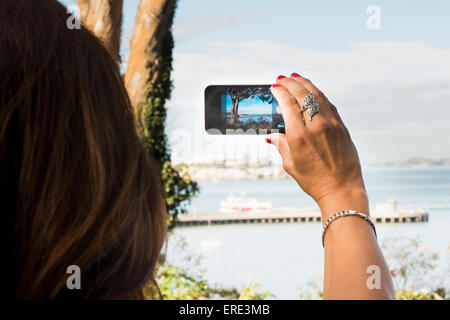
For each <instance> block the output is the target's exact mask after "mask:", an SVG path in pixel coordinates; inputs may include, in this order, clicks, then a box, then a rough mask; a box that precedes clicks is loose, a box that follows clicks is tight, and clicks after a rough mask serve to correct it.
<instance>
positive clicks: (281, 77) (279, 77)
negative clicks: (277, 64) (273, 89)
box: [277, 76, 286, 80]
mask: <svg viewBox="0 0 450 320" xmlns="http://www.w3.org/2000/svg"><path fill="white" fill-rule="evenodd" d="M283 78H286V77H285V76H278V78H277V80H280V79H283Z"/></svg>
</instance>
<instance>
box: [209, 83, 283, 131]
mask: <svg viewBox="0 0 450 320" xmlns="http://www.w3.org/2000/svg"><path fill="white" fill-rule="evenodd" d="M205 129H206V131H207V132H208V133H210V134H267V133H273V132H284V120H283V116H282V115H281V111H280V106H279V105H278V102H277V100H276V99H275V98H274V97H273V95H272V93H271V92H270V85H248V86H245V85H234V86H233V85H229V86H209V87H207V88H206V90H205Z"/></svg>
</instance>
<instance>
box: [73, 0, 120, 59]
mask: <svg viewBox="0 0 450 320" xmlns="http://www.w3.org/2000/svg"><path fill="white" fill-rule="evenodd" d="M78 6H79V7H80V18H81V20H82V21H83V23H84V25H85V26H86V27H87V28H88V29H89V30H91V31H92V32H93V33H94V34H95V35H96V36H97V37H98V38H99V39H101V40H102V41H103V43H104V45H105V47H106V49H107V50H108V52H109V53H110V54H111V56H112V57H114V59H117V60H119V58H120V56H119V47H120V34H121V27H122V6H123V0H78Z"/></svg>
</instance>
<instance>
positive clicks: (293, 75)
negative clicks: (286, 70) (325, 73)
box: [291, 72, 302, 78]
mask: <svg viewBox="0 0 450 320" xmlns="http://www.w3.org/2000/svg"><path fill="white" fill-rule="evenodd" d="M291 77H293V78H301V77H302V76H301V75H299V74H298V73H295V72H294V73H292V74H291Z"/></svg>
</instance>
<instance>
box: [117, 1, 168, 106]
mask: <svg viewBox="0 0 450 320" xmlns="http://www.w3.org/2000/svg"><path fill="white" fill-rule="evenodd" d="M175 4H176V0H141V2H140V3H139V7H138V11H137V15H136V21H135V25H134V31H133V37H132V39H131V44H130V56H129V58H128V67H127V72H126V74H125V87H126V88H127V91H128V95H129V96H130V99H131V103H132V104H133V106H134V107H135V108H136V107H137V106H138V104H139V103H141V102H142V101H143V99H144V94H145V88H146V85H147V83H149V82H151V83H155V82H157V81H158V78H159V76H160V73H161V70H160V68H159V64H160V61H159V59H160V57H159V53H160V48H161V43H162V40H163V39H164V37H165V36H166V35H167V32H168V31H169V30H170V28H171V26H172V20H173V16H174V11H175Z"/></svg>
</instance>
